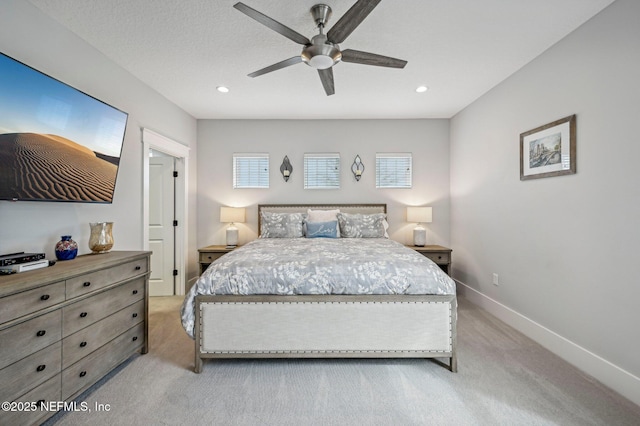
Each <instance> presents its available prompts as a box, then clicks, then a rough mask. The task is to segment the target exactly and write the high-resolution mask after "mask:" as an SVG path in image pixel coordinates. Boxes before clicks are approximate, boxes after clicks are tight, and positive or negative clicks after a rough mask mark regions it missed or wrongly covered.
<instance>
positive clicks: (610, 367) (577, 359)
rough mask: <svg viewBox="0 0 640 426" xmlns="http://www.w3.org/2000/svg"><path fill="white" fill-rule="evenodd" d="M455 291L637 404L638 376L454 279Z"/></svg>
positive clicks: (639, 399) (639, 387) (639, 385)
mask: <svg viewBox="0 0 640 426" xmlns="http://www.w3.org/2000/svg"><path fill="white" fill-rule="evenodd" d="M456 283H457V284H459V286H458V294H460V295H462V296H463V297H464V298H465V299H467V300H469V301H470V302H472V303H473V304H474V305H477V306H479V307H481V308H483V309H484V310H486V311H487V312H489V313H491V314H492V315H494V316H495V317H497V318H499V319H500V320H502V321H504V322H505V323H507V324H508V325H510V326H511V327H513V328H515V329H516V330H518V331H519V332H521V333H522V334H524V335H525V336H527V337H529V338H530V339H532V340H534V341H536V342H538V343H539V344H541V345H542V346H544V347H545V348H546V349H548V350H550V351H551V352H553V353H554V354H556V355H558V356H559V357H561V358H562V359H564V360H565V361H567V362H569V363H570V364H572V365H574V366H576V367H577V368H579V369H580V370H582V371H584V372H585V373H587V374H589V375H591V376H593V377H594V378H595V379H597V380H598V381H599V382H601V383H603V384H604V385H606V386H608V387H610V388H611V389H613V390H614V391H616V392H618V393H619V394H620V395H622V396H624V397H625V398H627V399H629V400H630V401H632V402H633V403H634V404H637V405H640V378H639V377H637V376H634V375H633V374H631V373H629V372H628V371H625V370H623V369H622V368H620V367H618V366H617V365H615V364H612V363H611V362H609V361H607V360H606V359H604V358H602V357H600V356H598V355H596V354H594V353H592V352H590V351H588V350H587V349H585V348H583V347H582V346H579V345H577V344H575V343H574V342H572V341H570V340H568V339H566V338H564V337H562V336H560V335H559V334H557V333H555V332H554V331H552V330H549V329H548V328H546V327H544V326H542V325H540V324H538V323H537V322H535V321H533V320H531V319H529V318H527V317H525V316H524V315H522V314H520V313H518V312H516V311H514V310H513V309H511V308H509V307H508V306H505V305H503V304H501V303H500V302H498V301H496V300H493V299H491V298H490V297H488V296H486V295H484V294H482V293H480V292H479V291H477V290H475V289H473V288H471V287H469V286H468V285H466V284H464V283H462V282H460V281H458V280H456Z"/></svg>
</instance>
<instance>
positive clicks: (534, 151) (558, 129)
mask: <svg viewBox="0 0 640 426" xmlns="http://www.w3.org/2000/svg"><path fill="white" fill-rule="evenodd" d="M575 173H576V115H575V114H574V115H570V116H568V117H564V118H561V119H559V120H556V121H554V122H552V123H549V124H545V125H544V126H540V127H536V128H535V129H533V130H529V131H528V132H524V133H521V134H520V180H529V179H539V178H545V177H552V176H562V175H571V174H575Z"/></svg>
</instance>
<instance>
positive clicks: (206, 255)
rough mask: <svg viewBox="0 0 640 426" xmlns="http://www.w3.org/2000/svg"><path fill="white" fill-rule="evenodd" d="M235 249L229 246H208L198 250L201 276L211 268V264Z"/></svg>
mask: <svg viewBox="0 0 640 426" xmlns="http://www.w3.org/2000/svg"><path fill="white" fill-rule="evenodd" d="M234 248H235V247H227V246H207V247H203V248H201V249H198V253H199V255H198V261H199V262H200V275H202V273H203V272H204V271H205V269H207V268H208V267H209V265H210V264H211V262H213V261H214V260H216V259H219V258H221V257H222V256H224V255H225V254H227V253H229V252H230V251H232V250H233V249H234Z"/></svg>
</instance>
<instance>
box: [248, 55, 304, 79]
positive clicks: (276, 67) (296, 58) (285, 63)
mask: <svg viewBox="0 0 640 426" xmlns="http://www.w3.org/2000/svg"><path fill="white" fill-rule="evenodd" d="M300 62H302V58H301V57H300V56H294V57H293V58H289V59H285V60H284V61H280V62H278V63H277V64H273V65H269V66H268V67H264V68H262V69H261V70H258V71H255V72H252V73H251V74H249V77H258V76H259V75H262V74H266V73H269V72H271V71H277V70H279V69H282V68H285V67H289V66H291V65H295V64H299V63H300Z"/></svg>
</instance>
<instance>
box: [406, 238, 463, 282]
mask: <svg viewBox="0 0 640 426" xmlns="http://www.w3.org/2000/svg"><path fill="white" fill-rule="evenodd" d="M407 247H409V248H410V249H413V250H415V251H417V252H419V253H421V254H422V255H423V256H425V257H428V258H429V259H431V260H433V261H434V262H435V263H436V264H437V265H438V266H439V267H440V268H442V270H443V271H445V272H446V273H447V275H449V276H451V251H452V250H451V249H450V248H446V247H442V246H435V245H433V246H424V247H418V246H407Z"/></svg>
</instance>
